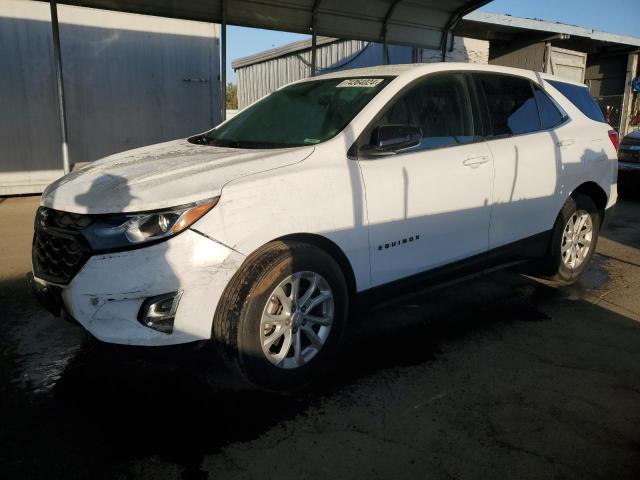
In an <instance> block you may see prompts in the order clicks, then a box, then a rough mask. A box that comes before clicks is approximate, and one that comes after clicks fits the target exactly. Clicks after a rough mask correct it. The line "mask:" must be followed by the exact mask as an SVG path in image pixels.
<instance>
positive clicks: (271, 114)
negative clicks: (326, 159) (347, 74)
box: [202, 77, 390, 148]
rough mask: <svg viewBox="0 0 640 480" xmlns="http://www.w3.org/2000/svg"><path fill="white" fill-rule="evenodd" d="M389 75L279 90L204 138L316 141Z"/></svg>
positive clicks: (228, 143) (236, 143) (239, 143)
mask: <svg viewBox="0 0 640 480" xmlns="http://www.w3.org/2000/svg"><path fill="white" fill-rule="evenodd" d="M389 81H390V78H388V77H385V78H332V79H327V80H312V81H306V82H300V83H296V84H293V85H290V86H288V87H285V88H283V89H281V90H277V91H275V92H273V93H271V94H270V95H268V96H266V97H265V98H263V99H262V100H260V101H258V102H257V103H255V104H253V105H251V106H250V107H247V108H246V109H244V110H242V111H241V112H240V113H239V114H238V115H236V116H235V117H234V118H232V119H231V120H229V121H228V122H226V123H225V124H223V125H220V126H219V127H216V128H214V129H213V130H211V131H209V132H207V133H206V134H205V136H204V138H203V139H202V140H203V141H204V142H205V143H207V144H209V145H216V146H222V147H233V148H282V147H295V146H302V145H314V144H316V143H320V142H324V141H326V140H328V139H330V138H332V137H334V136H335V135H337V134H338V133H339V132H340V131H342V129H344V128H345V127H346V126H347V124H348V123H349V122H350V121H351V120H352V119H353V118H354V117H355V116H356V114H357V113H358V112H360V110H362V109H363V108H364V106H365V105H366V104H367V103H369V102H370V101H371V99H372V98H373V97H374V96H376V95H377V94H378V92H380V90H382V89H383V88H384V87H385V86H386V85H387V84H388V83H389Z"/></svg>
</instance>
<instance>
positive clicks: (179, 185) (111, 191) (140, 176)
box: [41, 140, 313, 214]
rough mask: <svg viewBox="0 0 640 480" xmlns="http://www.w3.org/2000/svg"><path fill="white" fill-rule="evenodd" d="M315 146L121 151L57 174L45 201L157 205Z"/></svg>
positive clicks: (72, 207) (113, 208)
mask: <svg viewBox="0 0 640 480" xmlns="http://www.w3.org/2000/svg"><path fill="white" fill-rule="evenodd" d="M312 152H313V147H299V148H282V149H264V150H263V149H237V148H220V147H213V146H208V145H197V144H193V143H190V142H189V141H188V140H175V141H171V142H166V143H159V144H157V145H151V146H148V147H142V148H137V149H135V150H128V151H126V152H122V153H117V154H115V155H111V156H109V157H106V158H103V159H101V160H98V161H95V162H93V163H91V164H90V165H88V166H86V167H84V168H82V169H80V170H77V171H75V172H71V173H69V174H68V175H65V176H64V177H62V178H60V179H58V180H56V181H55V182H53V183H52V184H51V185H49V186H48V187H47V189H46V190H45V192H44V193H43V194H42V200H41V204H42V205H43V206H45V207H50V208H54V209H56V210H62V211H67V212H73V213H93V214H99V213H116V212H136V211H145V210H157V209H162V208H167V207H174V206H177V205H184V204H187V203H191V202H195V201H199V200H204V199H206V198H211V197H215V196H217V195H219V194H220V192H221V191H222V187H223V186H224V185H225V184H226V183H228V182H229V181H231V180H234V179H236V178H239V177H243V176H246V175H251V174H254V173H259V172H263V171H265V170H272V169H274V168H279V167H284V166H286V165H291V164H293V163H297V162H300V161H302V160H304V159H305V158H307V157H308V156H309V155H310V154H311V153H312Z"/></svg>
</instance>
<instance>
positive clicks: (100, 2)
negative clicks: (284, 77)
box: [44, 0, 489, 48]
mask: <svg viewBox="0 0 640 480" xmlns="http://www.w3.org/2000/svg"><path fill="white" fill-rule="evenodd" d="M44 1H47V0H44ZM58 3H59V4H67V5H76V6H81V7H92V8H102V9H106V10H115V11H120V12H129V13H139V14H145V15H155V16H160V17H169V18H179V19H185V20H197V21H204V22H215V23H220V22H222V21H223V8H224V10H225V13H226V15H225V20H226V23H228V24H230V25H238V26H243V27H255V28H265V29H270V30H282V31H288V32H297V33H311V29H312V26H313V25H314V23H315V33H316V34H317V35H323V36H328V37H337V38H344V39H353V40H365V41H373V42H378V41H383V40H384V39H385V35H386V40H387V42H388V43H391V44H397V45H409V46H417V47H425V48H441V47H442V45H443V38H444V37H445V35H444V32H447V31H449V30H451V29H452V28H453V27H454V26H455V25H456V24H457V22H458V21H459V20H460V19H461V18H462V16H463V15H465V14H467V13H469V12H471V11H473V10H475V9H476V8H478V7H480V6H482V5H484V4H486V3H489V0H59V1H58Z"/></svg>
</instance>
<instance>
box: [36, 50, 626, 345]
mask: <svg viewBox="0 0 640 480" xmlns="http://www.w3.org/2000/svg"><path fill="white" fill-rule="evenodd" d="M443 71H463V72H470V71H475V72H478V71H479V72H493V73H503V74H507V75H515V76H520V77H524V78H527V79H530V80H531V81H532V82H534V83H536V84H539V85H541V86H542V88H543V89H544V90H545V91H546V92H547V93H548V94H549V95H550V96H551V97H552V98H553V99H554V100H555V101H556V102H557V104H558V105H559V106H560V107H561V108H562V109H563V110H564V111H565V112H566V113H567V115H568V117H569V119H568V120H567V121H565V122H563V123H562V124H561V125H560V126H558V127H557V128H554V129H552V130H543V131H538V132H533V133H529V134H524V135H517V136H513V137H509V138H497V139H493V138H490V139H487V140H483V141H478V142H475V143H470V144H465V145H459V146H453V147H447V148H442V149H438V148H437V149H432V150H426V151H422V150H421V151H416V152H413V153H406V154H403V155H397V156H385V157H379V158H375V159H362V158H358V159H354V158H350V155H348V151H349V149H350V148H351V146H352V145H353V144H354V142H355V141H356V140H357V139H358V137H359V135H360V134H361V133H362V132H363V131H364V130H365V129H366V128H367V126H368V125H369V124H370V122H371V121H372V119H373V118H374V117H375V116H376V115H377V114H378V112H380V111H381V109H383V107H384V106H385V105H386V104H387V103H388V102H389V101H390V99H392V98H393V97H394V96H395V95H396V94H397V93H398V92H400V91H402V90H403V89H404V88H405V87H406V86H407V85H409V84H411V82H413V81H414V80H416V79H418V78H420V77H423V76H425V75H429V74H433V73H437V72H443ZM356 76H357V77H375V76H394V77H395V78H394V79H393V80H392V81H391V82H390V83H389V84H388V85H387V86H386V87H385V88H384V89H382V90H381V91H380V93H379V94H378V95H376V96H375V97H374V98H373V99H372V100H371V101H370V102H369V103H368V104H367V105H366V106H365V107H364V108H363V109H362V110H361V111H360V112H359V113H358V114H357V115H356V116H355V118H353V120H352V121H351V122H350V123H349V124H348V126H347V127H346V128H345V129H344V130H342V131H341V132H340V133H338V134H337V135H336V136H335V137H333V138H331V139H330V140H328V141H326V142H323V143H319V144H317V145H313V146H303V147H295V148H283V149H234V148H219V147H213V146H204V145H196V144H192V143H189V142H188V141H186V140H177V141H172V142H167V143H163V144H158V145H153V146H149V147H144V148H139V149H136V150H132V151H128V152H123V153H119V154H116V155H112V156H110V157H107V158H105V159H102V160H100V161H97V162H94V163H93V164H91V165H89V166H87V167H85V168H84V169H82V170H79V171H77V172H74V173H71V174H69V175H67V176H65V177H63V178H62V179H60V180H58V181H57V182H55V183H53V184H52V185H51V186H50V187H49V188H48V189H47V191H46V192H45V193H44V194H43V196H42V206H43V207H47V208H51V209H55V210H58V211H63V212H72V213H78V214H106V213H116V212H137V211H147V210H156V209H162V208H165V207H173V206H176V205H182V204H186V203H189V202H193V201H199V200H203V199H205V198H211V197H216V196H220V199H219V202H218V204H217V205H216V206H215V208H213V209H212V210H210V211H209V212H208V213H207V214H206V215H205V216H204V217H202V218H201V219H200V220H198V221H197V222H196V223H195V224H194V225H193V226H192V227H191V228H189V229H188V230H186V231H184V232H183V233H181V234H179V235H176V236H175V237H172V238H169V239H168V240H166V241H164V242H161V243H156V244H154V245H151V246H146V247H145V246H143V247H141V248H136V249H131V250H126V251H120V252H115V253H105V254H96V255H93V256H91V258H89V259H88V260H87V261H86V263H85V264H84V266H83V267H82V268H81V269H80V271H79V272H78V273H77V274H76V275H75V276H74V277H73V279H72V280H71V281H70V282H69V283H68V284H67V285H63V286H61V294H62V299H63V303H64V307H65V309H66V311H67V312H68V313H69V315H71V316H72V317H73V318H74V319H76V320H77V321H78V322H79V323H81V324H82V325H83V326H84V327H85V328H86V329H87V330H89V331H90V332H91V333H92V334H93V335H95V336H96V337H97V338H98V339H100V340H103V341H106V342H113V343H119V344H133V345H168V344H177V343H184V342H190V341H195V340H206V339H209V338H210V337H211V331H212V320H213V317H214V313H215V311H216V307H217V305H218V302H219V300H220V297H221V296H222V294H223V292H224V289H225V287H226V286H227V283H228V282H229V280H230V279H231V277H232V276H233V275H234V274H235V273H236V272H237V271H238V269H239V268H240V266H241V265H242V263H243V262H244V261H245V259H246V258H247V257H248V256H249V255H250V254H251V253H252V252H255V251H256V250H257V249H258V248H260V247H261V246H263V245H265V244H266V243H268V242H270V241H272V240H275V239H280V238H282V237H289V236H298V237H300V238H315V239H322V240H320V241H321V242H324V243H323V244H325V243H326V244H331V245H332V247H333V248H337V249H339V251H340V252H341V254H342V255H343V256H344V259H346V261H347V262H348V268H349V269H350V270H351V272H350V275H349V276H350V277H351V279H350V281H351V284H352V285H351V287H352V290H353V291H354V293H362V292H364V291H367V290H369V289H371V288H373V287H378V286H381V285H384V284H388V283H389V282H394V281H396V280H400V279H403V278H406V277H409V276H412V275H415V274H420V273H422V272H425V271H429V270H431V269H434V268H436V267H441V266H445V265H448V264H451V263H453V262H457V261H460V260H463V259H467V258H472V257H475V256H477V255H482V254H485V253H487V252H490V251H494V250H495V249H497V248H500V247H504V246H507V245H509V244H512V243H514V242H518V241H521V240H524V239H527V238H531V237H535V236H536V235H538V234H544V233H545V232H549V231H550V230H551V228H552V227H553V225H554V221H555V219H556V217H557V215H558V212H559V211H560V209H561V208H562V206H563V204H564V202H565V201H566V200H567V198H568V197H569V195H570V194H571V193H572V192H573V191H574V190H576V189H577V188H579V187H580V186H582V185H584V184H587V183H588V184H591V185H593V184H595V185H597V186H598V188H600V189H601V191H602V192H603V193H604V194H605V195H606V207H607V208H608V207H610V206H612V205H613V204H614V203H615V202H616V198H617V192H616V183H615V179H616V172H617V164H616V150H615V148H614V147H613V145H612V143H611V141H610V140H609V138H608V135H607V132H608V131H609V130H610V127H609V126H608V125H606V124H603V123H599V122H595V121H593V120H590V119H589V118H587V117H586V116H585V115H583V114H582V113H581V111H580V110H579V109H578V108H576V107H575V106H574V105H573V104H572V103H571V101H569V100H568V99H567V98H565V97H564V96H563V95H562V94H560V93H559V92H558V91H557V90H555V88H554V87H553V86H551V85H550V84H548V83H547V82H546V81H545V79H547V78H551V77H548V76H546V75H541V74H538V73H535V72H531V71H525V70H518V69H511V68H504V67H497V66H482V65H468V64H456V63H440V64H429V65H406V66H384V67H374V68H367V69H358V70H352V71H344V72H338V73H334V74H329V75H323V76H322V77H317V78H332V77H344V78H349V77H356ZM563 81H564V80H563ZM567 83H570V82H567ZM351 274H352V275H351ZM36 281H37V282H39V283H41V284H47V283H50V282H47V281H45V280H44V279H41V278H40V279H39V278H36ZM172 291H182V292H183V293H182V298H181V299H180V303H179V306H178V310H177V312H176V315H175V324H174V331H173V333H171V334H166V333H162V332H158V331H155V330H153V329H150V328H147V327H145V326H144V325H142V324H141V323H140V322H139V321H138V320H137V318H136V317H137V314H138V311H139V310H140V308H141V305H142V304H143V302H144V301H145V299H147V298H149V297H152V296H155V295H160V294H164V293H166V292H172Z"/></svg>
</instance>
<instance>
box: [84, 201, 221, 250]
mask: <svg viewBox="0 0 640 480" xmlns="http://www.w3.org/2000/svg"><path fill="white" fill-rule="evenodd" d="M219 198H220V197H216V198H212V199H209V200H205V201H203V202H197V203H191V204H189V205H182V206H179V207H174V208H168V209H166V210H159V211H155V212H140V213H131V214H117V215H100V216H96V217H94V218H93V221H92V222H91V225H90V226H89V227H87V228H86V229H84V230H83V232H82V233H83V235H84V236H85V238H86V239H87V241H88V242H89V244H90V245H91V248H93V249H94V250H109V249H116V248H124V247H128V246H134V245H137V244H141V243H146V242H154V241H158V240H162V239H164V238H168V237H171V236H173V235H176V234H178V233H180V232H182V231H183V230H186V229H187V228H189V227H190V226H191V225H193V224H194V223H195V222H196V221H197V220H198V219H199V218H201V217H202V216H203V215H204V214H205V213H207V212H208V211H209V210H211V209H212V208H213V207H215V206H216V203H218V199H219Z"/></svg>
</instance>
